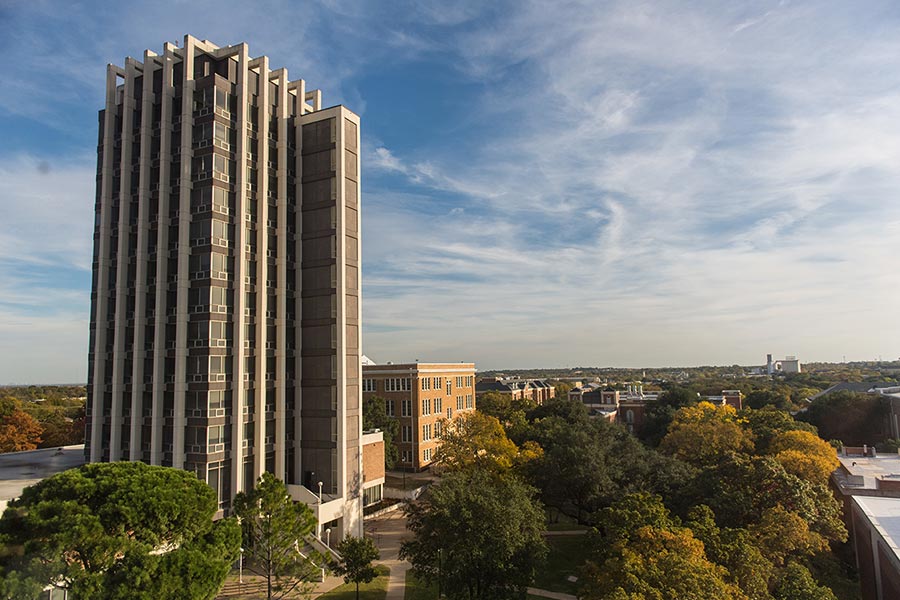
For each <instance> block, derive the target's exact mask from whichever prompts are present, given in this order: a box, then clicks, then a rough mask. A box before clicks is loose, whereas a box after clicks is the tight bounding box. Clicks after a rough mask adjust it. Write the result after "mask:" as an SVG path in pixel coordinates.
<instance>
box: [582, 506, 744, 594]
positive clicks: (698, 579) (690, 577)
mask: <svg viewBox="0 0 900 600" xmlns="http://www.w3.org/2000/svg"><path fill="white" fill-rule="evenodd" d="M598 529H599V531H600V532H601V533H600V534H599V535H597V536H592V539H591V540H590V543H591V544H592V547H593V548H592V550H593V556H592V558H591V559H590V560H588V562H587V563H586V565H585V566H584V568H583V570H582V583H583V588H582V596H581V597H582V598H585V599H586V600H611V599H619V598H622V599H626V598H627V599H629V600H630V599H632V598H633V599H638V598H642V599H653V600H664V599H668V598H678V599H679V600H706V599H708V598H717V599H727V600H746V598H747V596H746V595H744V593H743V592H741V590H740V589H739V588H738V587H737V586H735V585H733V584H731V583H728V582H727V581H726V580H725V576H726V572H725V569H724V568H722V567H721V566H719V565H716V564H714V563H712V562H710V561H709V560H708V559H707V557H706V554H705V552H704V548H703V542H701V541H700V540H698V539H696V538H695V537H694V535H693V533H692V532H691V530H690V529H688V528H686V527H681V526H680V525H679V523H678V520H677V519H675V518H673V517H671V516H670V515H669V513H668V511H667V510H666V509H665V507H664V506H663V504H662V499H661V498H660V497H659V496H652V495H649V494H632V495H629V496H626V497H624V498H623V499H622V500H621V501H619V502H617V503H616V504H615V505H613V506H612V507H609V508H606V509H604V510H602V511H601V513H600V515H599V519H598Z"/></svg>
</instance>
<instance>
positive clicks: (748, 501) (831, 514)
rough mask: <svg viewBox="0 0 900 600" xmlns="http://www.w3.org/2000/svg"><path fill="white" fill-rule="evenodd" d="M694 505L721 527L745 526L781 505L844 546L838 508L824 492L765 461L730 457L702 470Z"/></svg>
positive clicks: (820, 486) (695, 486)
mask: <svg viewBox="0 0 900 600" xmlns="http://www.w3.org/2000/svg"><path fill="white" fill-rule="evenodd" d="M690 491H691V492H692V493H693V494H694V499H693V501H694V503H695V504H703V503H705V504H707V505H708V506H709V507H710V508H712V510H713V512H714V513H715V515H716V520H717V522H718V523H719V525H720V526H723V527H747V526H748V525H751V524H753V523H759V522H761V521H762V519H763V516H764V514H765V513H766V511H767V510H769V509H772V508H775V507H777V506H781V507H782V508H783V509H785V510H786V511H789V512H791V513H795V514H796V515H799V516H800V517H801V518H802V519H804V520H805V521H806V522H807V523H808V524H809V528H810V530H811V531H813V532H815V533H817V534H820V535H821V536H823V537H824V538H826V539H828V540H830V541H844V540H846V539H847V530H846V528H845V527H844V524H843V522H842V520H841V506H840V504H839V503H838V501H837V500H836V499H835V498H834V495H833V494H832V493H831V492H830V491H829V490H828V488H827V487H826V486H825V485H823V484H820V483H814V482H811V481H807V480H804V479H800V478H799V477H797V476H795V475H791V474H790V473H788V472H787V471H785V469H784V467H783V466H782V465H781V464H780V463H779V462H778V461H776V460H775V459H773V458H772V457H768V456H762V457H758V456H753V457H751V456H747V455H737V454H735V455H731V456H727V457H723V458H722V460H721V461H720V462H719V464H717V465H714V466H709V467H706V468H705V469H703V471H702V472H701V473H700V475H699V476H698V477H697V479H696V480H695V482H694V484H693V485H692V486H691V487H690Z"/></svg>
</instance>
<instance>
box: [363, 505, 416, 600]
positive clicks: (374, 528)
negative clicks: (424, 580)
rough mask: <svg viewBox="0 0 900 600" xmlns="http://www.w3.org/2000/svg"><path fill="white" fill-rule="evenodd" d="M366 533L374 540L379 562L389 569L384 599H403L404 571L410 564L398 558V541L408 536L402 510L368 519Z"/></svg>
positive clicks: (404, 589) (404, 587)
mask: <svg viewBox="0 0 900 600" xmlns="http://www.w3.org/2000/svg"><path fill="white" fill-rule="evenodd" d="M365 528H366V535H367V536H369V537H371V538H372V539H373V540H374V541H375V545H376V546H377V547H378V551H379V552H380V554H381V559H380V560H379V561H378V563H379V564H382V565H385V566H386V567H388V568H390V570H391V577H390V579H388V589H387V596H386V597H385V600H403V594H404V592H405V591H406V572H407V571H408V570H409V567H410V564H409V563H408V562H406V561H405V560H400V543H401V542H402V541H403V540H404V539H407V538H408V537H409V533H408V532H407V531H406V515H404V514H403V511H402V510H396V511H394V512H391V513H388V514H386V515H382V516H380V517H376V518H374V519H370V520H368V521H366V523H365Z"/></svg>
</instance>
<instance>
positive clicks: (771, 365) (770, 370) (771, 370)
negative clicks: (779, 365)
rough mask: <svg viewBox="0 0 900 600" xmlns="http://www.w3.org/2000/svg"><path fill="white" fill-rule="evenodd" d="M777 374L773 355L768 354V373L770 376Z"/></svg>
mask: <svg viewBox="0 0 900 600" xmlns="http://www.w3.org/2000/svg"><path fill="white" fill-rule="evenodd" d="M774 372H775V364H774V363H772V355H771V354H766V373H768V374H769V375H771V374H773V373H774Z"/></svg>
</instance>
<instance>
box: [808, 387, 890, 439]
mask: <svg viewBox="0 0 900 600" xmlns="http://www.w3.org/2000/svg"><path fill="white" fill-rule="evenodd" d="M888 413H889V408H888V400H886V399H885V398H884V397H882V396H878V395H874V394H861V393H855V392H847V391H839V392H832V393H830V394H826V395H824V396H820V397H819V398H816V399H815V400H813V401H812V403H811V404H810V405H809V408H808V409H807V410H806V411H805V412H803V413H800V414H799V415H797V418H799V419H801V420H803V421H806V422H807V423H812V424H813V425H815V426H816V427H817V428H818V430H819V435H820V436H822V438H824V439H826V440H841V441H842V442H843V443H844V444H846V445H848V446H862V445H863V444H870V445H875V444H877V443H879V442H880V441H882V440H884V439H886V438H888V437H890V428H889V427H888V422H887V415H888Z"/></svg>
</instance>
